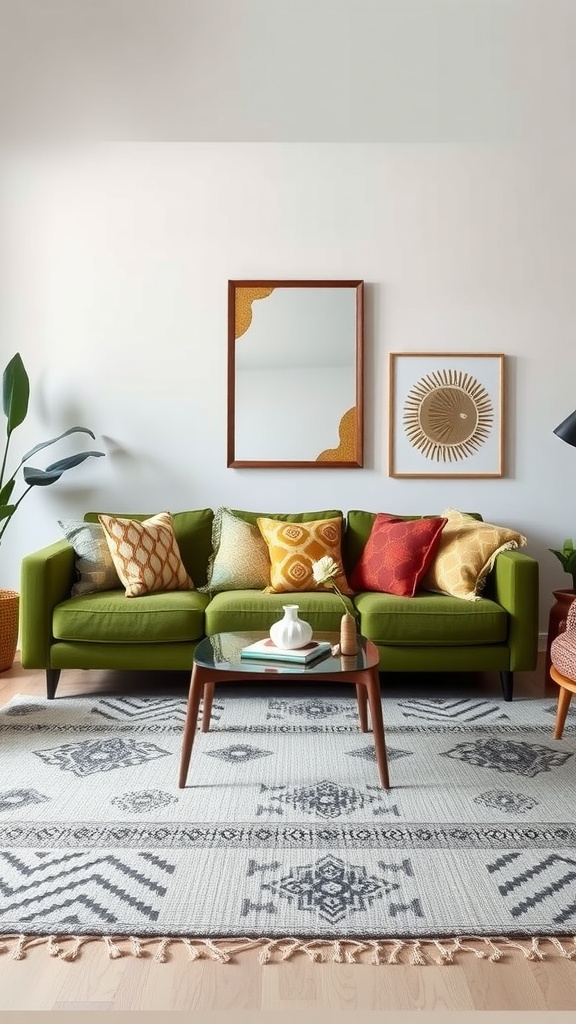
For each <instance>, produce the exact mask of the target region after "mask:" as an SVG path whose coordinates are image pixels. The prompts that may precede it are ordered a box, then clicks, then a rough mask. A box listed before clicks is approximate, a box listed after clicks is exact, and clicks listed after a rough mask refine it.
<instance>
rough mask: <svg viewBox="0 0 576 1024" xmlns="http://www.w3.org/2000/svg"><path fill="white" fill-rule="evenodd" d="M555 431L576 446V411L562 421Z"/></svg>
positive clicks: (568, 442)
mask: <svg viewBox="0 0 576 1024" xmlns="http://www.w3.org/2000/svg"><path fill="white" fill-rule="evenodd" d="M554 433H555V434H557V435H558V437H561V438H562V440H563V441H566V443H567V444H572V445H574V447H575V448H576V411H574V412H573V413H572V414H571V415H570V416H567V417H566V419H565V420H562V423H559V424H558V426H557V427H556V428H555V430H554Z"/></svg>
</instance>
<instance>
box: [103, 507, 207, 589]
mask: <svg viewBox="0 0 576 1024" xmlns="http://www.w3.org/2000/svg"><path fill="white" fill-rule="evenodd" d="M98 519H99V520H100V523H101V525H102V527H103V528H104V533H105V536H106V540H107V542H108V548H109V550H110V554H111V555H112V561H113V562H114V565H115V566H116V572H117V573H118V576H119V577H120V580H121V582H122V583H123V584H124V586H125V588H126V597H141V596H142V595H143V594H148V593H150V592H151V591H153V590H194V583H193V582H192V580H191V579H190V576H189V575H188V573H187V571H186V569H185V567H184V565H183V563H182V558H181V556H180V549H179V547H178V544H177V542H176V537H175V536H174V528H173V526H172V516H171V514H170V512H160V513H159V514H158V515H156V516H152V517H151V519H145V520H144V522H142V523H140V522H137V521H136V520H134V519H120V518H118V517H117V516H107V515H99V516H98Z"/></svg>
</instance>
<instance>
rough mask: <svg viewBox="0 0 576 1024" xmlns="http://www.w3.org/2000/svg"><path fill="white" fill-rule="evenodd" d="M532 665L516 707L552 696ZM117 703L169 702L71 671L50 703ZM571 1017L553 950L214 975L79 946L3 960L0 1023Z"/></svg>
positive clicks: (569, 988)
mask: <svg viewBox="0 0 576 1024" xmlns="http://www.w3.org/2000/svg"><path fill="white" fill-rule="evenodd" d="M540 659H541V663H540V665H539V667H538V670H537V671H535V672H533V673H522V674H520V675H518V677H517V679H516V681H515V683H516V695H517V696H518V697H524V698H527V697H539V696H543V695H544V694H545V693H546V694H548V695H555V693H556V688H555V687H553V686H550V687H549V688H547V689H545V686H544V668H543V662H544V655H541V656H540ZM408 683H410V686H411V689H412V690H413V688H414V687H417V688H418V689H419V690H422V689H423V688H424V687H425V686H426V685H428V686H429V685H430V677H428V680H426V677H422V678H421V679H412V677H410V678H408V677H403V678H402V677H396V678H395V679H394V678H393V679H390V680H385V679H383V685H385V686H386V687H387V689H388V688H389V692H390V693H399V692H405V688H406V686H407V684H408ZM160 686H161V687H162V689H161V690H160ZM169 686H170V690H169V692H170V693H171V694H175V693H176V694H177V693H182V694H183V695H184V694H186V693H187V679H186V677H185V676H182V675H176V674H174V675H172V676H171V677H170V682H169ZM463 687H465V692H467V693H469V694H470V695H477V694H480V693H481V694H483V695H485V696H490V697H496V698H498V699H501V694H500V684H499V680H498V677H497V676H496V675H494V676H491V675H490V676H486V677H484V676H470V677H465V678H464V680H463V681H461V682H460V685H459V689H458V691H457V692H459V693H462V690H463ZM120 692H122V693H138V694H140V695H142V694H145V693H148V694H155V693H158V692H166V680H165V677H164V679H162V680H160V679H159V677H158V676H157V675H155V674H153V673H150V674H146V673H141V674H139V675H135V674H130V673H112V672H75V671H68V672H63V673H62V677H61V681H60V685H59V688H58V696H72V695H75V694H78V693H82V694H84V695H88V694H90V695H98V694H104V693H116V694H118V693H120ZM16 693H26V694H32V695H35V696H44V695H45V688H44V673H43V672H40V671H24V670H23V669H22V668H21V666H20V665H19V664H17V663H16V664H15V665H14V666H13V668H12V669H10V670H9V671H7V672H3V673H1V674H0V706H2V705H4V704H5V703H6V702H7V701H9V700H10V698H11V697H12V696H13V695H14V694H16ZM384 707H385V705H384ZM575 1009H576V960H571V961H570V960H568V959H565V958H563V957H562V956H560V955H559V954H558V953H557V952H555V951H554V950H551V951H550V952H549V955H548V957H547V959H545V960H544V961H531V960H528V959H526V957H525V956H524V955H523V953H521V952H518V951H516V952H511V953H510V954H509V955H507V956H506V957H505V959H504V960H503V961H500V962H499V963H490V962H488V961H486V960H481V959H478V958H477V957H476V956H475V955H474V954H473V953H466V954H458V955H457V957H456V961H455V962H454V963H453V964H451V965H446V966H439V965H438V966H437V965H435V964H428V965H427V966H412V965H410V964H409V963H402V964H393V965H385V966H372V965H370V964H367V963H357V964H350V963H313V962H311V961H310V960H309V959H308V957H307V956H306V955H305V954H298V955H297V957H296V958H295V959H293V960H290V961H287V962H284V963H269V964H266V965H265V966H262V965H261V964H259V963H258V958H257V954H255V953H254V952H253V951H252V952H251V951H247V952H244V953H240V954H238V957H237V959H236V962H234V963H231V964H224V965H222V964H218V963H214V962H211V961H209V960H204V959H202V960H196V961H191V960H189V959H188V954H187V951H186V949H185V947H184V946H183V945H177V946H174V947H171V949H170V950H169V954H168V959H167V961H166V962H165V963H155V962H154V961H153V959H152V956H151V955H148V956H147V957H142V958H136V957H134V956H129V955H126V956H122V957H120V958H118V959H111V958H110V957H109V956H108V953H107V951H106V947H105V944H104V943H103V942H92V943H88V944H86V945H85V946H84V947H83V948H82V950H81V951H80V955H79V957H78V958H77V959H76V960H74V961H72V962H64V961H62V960H61V959H59V958H58V957H53V956H50V955H49V954H48V951H47V946H46V943H42V944H41V945H40V944H39V945H37V946H34V945H33V946H31V948H29V949H28V951H27V954H26V957H25V958H24V959H22V960H14V959H11V958H10V956H9V954H8V953H6V952H5V953H4V954H3V955H2V954H1V953H0V1011H21V1010H41V1011H53V1012H59V1011H80V1012H82V1011H92V1012H93V1013H97V1014H98V1013H99V1012H109V1011H129V1010H132V1011H154V1012H156V1013H157V1012H159V1011H181V1012H184V1011H196V1012H198V1011H203V1012H206V1011H222V1010H235V1011H236V1012H237V1013H238V1012H239V1011H252V1012H254V1011H274V1010H284V1011H293V1012H295V1013H299V1014H302V1013H304V1014H306V1013H309V1012H311V1011H312V1012H313V1013H315V1012H316V1011H321V1016H322V1018H324V1012H325V1011H348V1012H350V1013H351V1012H353V1011H354V1012H356V1011H362V1010H363V1011H378V1010H380V1011H382V1010H396V1011H410V1010H420V1011H421V1010H426V1011H446V1010H449V1011H460V1012H465V1011H471V1010H484V1011H494V1010H499V1011H504V1010H515V1011H522V1010H523V1011H527V1010H531V1011H541V1012H542V1013H544V1012H545V1011H551V1010H552V1011H566V1010H575ZM241 1016H243V1015H241ZM569 1017H570V1019H576V1018H573V1015H572V1014H570V1015H569ZM238 1019H240V1017H239V1018H238ZM531 1019H534V1018H531ZM543 1019H544V1017H543Z"/></svg>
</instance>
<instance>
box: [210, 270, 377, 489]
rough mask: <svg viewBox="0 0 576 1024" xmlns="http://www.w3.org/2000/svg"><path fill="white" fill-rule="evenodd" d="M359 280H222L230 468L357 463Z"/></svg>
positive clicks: (359, 447) (359, 460)
mask: <svg viewBox="0 0 576 1024" xmlns="http://www.w3.org/2000/svg"><path fill="white" fill-rule="evenodd" d="M363 297H364V284H363V281H229V282H228V455H227V464H228V466H229V467H237V468H244V467H246V468H247V467H266V468H270V467H290V466H291V467H295V468H306V467H314V468H316V469H321V468H328V469H330V468H338V467H351V468H355V467H361V466H362V465H363V414H364V410H363V343H364V330H363V323H364V305H363Z"/></svg>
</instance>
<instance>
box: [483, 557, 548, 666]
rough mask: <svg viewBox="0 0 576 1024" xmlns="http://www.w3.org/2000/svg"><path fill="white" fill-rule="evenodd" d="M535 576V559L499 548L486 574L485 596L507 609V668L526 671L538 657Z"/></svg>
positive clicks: (534, 663) (536, 564)
mask: <svg viewBox="0 0 576 1024" xmlns="http://www.w3.org/2000/svg"><path fill="white" fill-rule="evenodd" d="M538 577H539V565H538V562H537V561H536V559H535V558H531V557H530V555H525V554H524V553H523V552H522V551H514V550H513V551H502V552H501V553H500V554H499V555H498V556H497V558H496V561H495V563H494V568H493V569H492V572H491V573H490V576H489V577H488V585H487V588H486V590H487V593H486V596H489V595H490V596H492V597H493V599H494V600H495V601H497V603H498V604H499V605H501V606H502V608H505V609H506V611H507V612H508V618H509V629H508V645H509V647H510V671H511V672H514V671H516V670H519V671H530V670H532V669H534V668H536V663H537V659H538V593H539V592H538Z"/></svg>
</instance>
